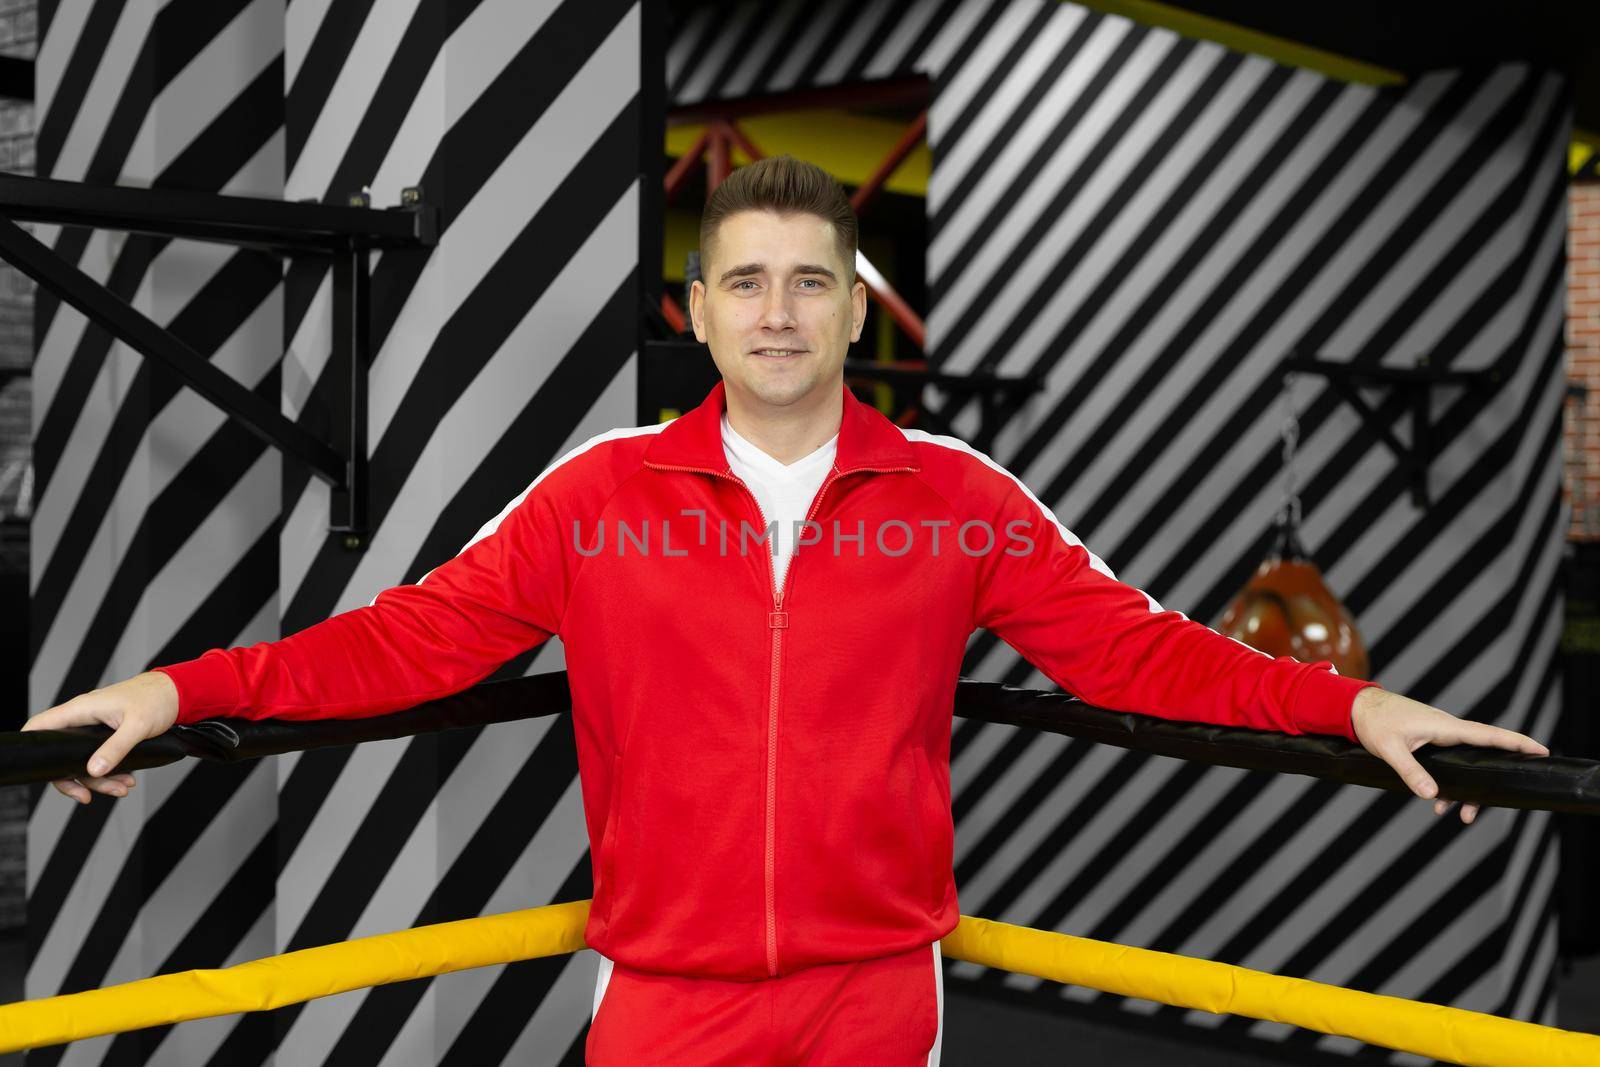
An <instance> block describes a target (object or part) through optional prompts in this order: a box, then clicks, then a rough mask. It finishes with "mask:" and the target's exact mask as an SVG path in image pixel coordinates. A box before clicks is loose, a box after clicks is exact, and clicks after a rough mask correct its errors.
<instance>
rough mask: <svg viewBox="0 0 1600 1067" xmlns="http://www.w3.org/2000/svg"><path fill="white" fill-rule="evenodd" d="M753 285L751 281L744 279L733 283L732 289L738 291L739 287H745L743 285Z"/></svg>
mask: <svg viewBox="0 0 1600 1067" xmlns="http://www.w3.org/2000/svg"><path fill="white" fill-rule="evenodd" d="M754 284H755V282H753V281H751V280H750V279H749V278H744V279H741V280H740V281H736V282H734V283H733V287H734V288H735V289H738V288H739V287H741V286H745V285H754Z"/></svg>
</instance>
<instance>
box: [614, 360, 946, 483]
mask: <svg viewBox="0 0 1600 1067" xmlns="http://www.w3.org/2000/svg"><path fill="white" fill-rule="evenodd" d="M839 390H840V392H841V393H842V394H843V395H842V398H841V399H842V401H843V403H844V413H843V415H842V417H841V419H840V422H839V441H838V444H837V445H836V447H835V452H834V460H833V464H834V466H835V467H836V468H838V470H839V473H840V474H845V473H848V472H849V471H853V470H863V469H866V470H881V469H884V468H890V469H910V470H918V469H919V465H918V464H917V461H916V455H915V453H914V452H913V451H912V449H911V442H909V441H907V440H906V436H905V434H904V433H902V432H901V431H900V427H898V426H896V425H895V424H894V423H893V422H891V421H890V420H889V419H888V418H887V417H886V416H885V415H884V414H883V413H882V412H881V411H879V410H878V409H877V408H874V407H870V406H868V405H866V404H863V403H862V402H861V401H859V400H857V399H856V397H855V394H854V393H852V392H851V391H850V387H849V386H847V385H842V384H841V385H840V387H839ZM727 407H728V400H727V385H726V383H725V382H722V381H720V380H719V381H718V382H717V384H716V386H715V387H713V388H712V390H711V392H710V393H709V394H707V396H706V398H705V399H704V400H703V401H701V402H700V404H699V405H698V406H696V407H694V408H692V409H690V410H689V411H687V412H685V413H684V414H682V415H680V416H678V417H677V418H675V419H673V420H672V421H671V422H669V423H668V424H667V425H666V427H665V428H664V429H662V430H661V432H660V433H658V434H656V435H655V438H654V439H653V440H652V441H651V442H650V445H649V447H647V448H646V449H645V452H644V462H645V465H646V466H648V467H689V468H692V469H694V470H707V471H711V472H713V473H718V474H727V473H729V470H730V468H729V466H728V457H727V454H726V453H725V452H724V451H723V448H722V413H723V412H724V411H726V410H727Z"/></svg>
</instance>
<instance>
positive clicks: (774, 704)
mask: <svg viewBox="0 0 1600 1067" xmlns="http://www.w3.org/2000/svg"><path fill="white" fill-rule="evenodd" d="M650 466H653V467H657V468H658V469H661V470H680V471H699V472H701V473H704V474H712V475H715V476H716V477H718V478H726V479H727V480H728V481H730V482H732V483H733V484H734V485H737V486H738V487H739V488H741V489H743V490H744V492H745V495H746V496H748V497H749V498H750V502H751V503H752V504H754V505H755V506H756V517H757V518H759V519H760V520H761V528H762V529H763V530H765V529H766V528H767V516H766V513H765V512H763V511H762V510H761V501H759V500H757V499H756V494H755V493H754V492H752V491H751V489H750V487H749V486H748V485H746V484H745V483H744V479H742V478H739V477H738V476H736V475H734V474H733V473H732V472H731V471H719V470H716V469H715V468H712V467H675V466H666V465H664V464H656V463H652V464H650ZM916 469H917V468H916V467H852V468H850V471H849V473H851V474H854V473H855V472H857V471H875V472H880V473H890V472H893V471H914V470H916ZM845 473H846V472H845V471H841V470H840V469H839V465H838V464H837V463H835V464H834V465H833V469H832V470H831V471H829V472H828V477H827V478H826V479H824V480H823V482H822V486H821V488H819V489H818V490H817V495H816V498H815V499H813V500H812V501H811V509H810V511H808V512H807V513H806V518H805V521H806V522H808V523H809V522H810V521H811V520H812V519H813V518H814V517H815V516H816V514H817V511H818V510H819V509H820V508H821V507H822V498H823V497H824V496H826V495H827V493H828V486H830V485H832V484H833V481H834V479H835V478H838V477H841V476H842V475H843V474H845ZM765 555H766V557H767V588H768V589H772V590H773V599H772V610H771V611H770V612H768V613H767V630H768V632H769V633H770V634H771V635H772V640H771V643H770V647H771V649H772V669H771V672H770V673H771V675H772V685H771V686H770V688H769V689H768V693H767V765H766V772H765V782H766V788H767V825H766V828H765V835H764V840H763V848H762V863H763V870H762V886H763V889H764V890H765V904H766V917H765V927H766V953H767V974H768V975H769V976H770V977H773V978H776V977H777V976H778V916H777V910H778V909H777V825H778V812H777V802H778V775H777V763H778V692H779V677H778V671H779V665H780V664H781V663H782V659H783V631H784V630H786V629H788V627H789V613H788V612H787V611H784V610H783V599H784V597H785V596H786V595H788V591H789V587H790V585H792V584H793V582H794V568H795V564H797V563H798V562H799V561H800V545H799V543H798V541H797V542H796V544H795V547H794V553H793V555H791V556H790V557H789V569H788V570H787V571H786V572H785V573H784V576H783V586H782V588H774V587H775V586H776V584H777V579H776V572H775V571H774V570H773V569H772V551H771V548H770V546H769V548H768V551H767V552H766V553H765Z"/></svg>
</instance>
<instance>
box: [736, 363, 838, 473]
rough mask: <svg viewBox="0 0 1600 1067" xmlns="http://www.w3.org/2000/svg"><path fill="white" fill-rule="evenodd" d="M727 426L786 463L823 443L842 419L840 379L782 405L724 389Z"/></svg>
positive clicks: (833, 432)
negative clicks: (753, 398) (767, 402)
mask: <svg viewBox="0 0 1600 1067" xmlns="http://www.w3.org/2000/svg"><path fill="white" fill-rule="evenodd" d="M724 392H725V395H726V398H727V404H728V425H729V426H731V427H733V431H734V433H737V434H738V435H739V436H740V437H743V438H744V439H745V440H746V441H749V442H750V443H751V444H753V445H755V446H756V447H757V448H759V449H761V451H763V452H765V453H766V454H767V455H769V456H771V457H772V458H773V459H775V460H777V461H778V462H779V463H782V464H784V465H785V466H788V465H789V464H790V463H793V462H794V461H795V460H797V459H801V458H803V457H805V456H809V455H810V454H811V453H813V452H815V451H816V450H817V449H819V448H821V447H822V446H823V445H825V444H827V443H828V441H829V439H830V438H832V437H833V435H834V434H836V433H838V432H839V424H840V423H841V422H842V421H843V419H844V403H843V399H844V379H843V377H840V378H839V379H838V380H836V381H835V382H834V383H833V384H832V386H830V387H826V388H824V387H819V388H816V389H813V390H812V391H811V392H810V394H809V395H807V396H806V397H804V398H802V399H801V400H798V401H796V402H795V403H793V404H788V405H786V406H783V407H777V406H774V405H771V404H762V403H760V402H758V401H751V400H749V399H748V398H746V397H744V396H742V395H740V394H739V393H736V392H734V391H733V390H731V389H729V390H725V391H724Z"/></svg>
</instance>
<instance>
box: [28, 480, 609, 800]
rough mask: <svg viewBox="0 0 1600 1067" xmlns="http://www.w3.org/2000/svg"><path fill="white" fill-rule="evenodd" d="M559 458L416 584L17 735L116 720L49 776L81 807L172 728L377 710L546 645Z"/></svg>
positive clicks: (68, 705) (557, 559)
mask: <svg viewBox="0 0 1600 1067" xmlns="http://www.w3.org/2000/svg"><path fill="white" fill-rule="evenodd" d="M561 466H562V464H560V463H558V464H556V465H553V466H552V467H551V468H550V469H548V470H546V471H545V472H544V473H543V474H541V475H540V477H539V478H538V479H537V480H535V481H534V483H533V484H532V485H531V486H529V487H528V489H527V490H526V491H525V492H524V493H523V494H522V495H521V496H519V497H517V498H516V499H515V500H513V501H512V502H511V503H510V504H508V505H507V506H506V508H505V509H504V510H503V511H502V512H501V513H500V514H499V515H497V516H496V517H495V518H494V519H492V520H491V521H490V522H489V523H487V524H485V525H484V526H483V528H482V529H480V530H479V532H478V534H477V535H476V536H475V537H474V538H473V539H472V540H471V541H469V542H468V543H467V545H466V546H465V547H464V548H463V549H462V550H461V551H460V553H458V554H457V555H456V556H455V557H454V558H452V559H450V560H448V561H446V562H445V563H443V564H441V565H440V566H438V567H436V568H434V569H433V570H432V571H430V572H429V573H428V574H426V575H425V576H424V577H423V578H422V580H421V581H419V582H417V583H416V584H414V585H401V586H396V587H394V588H391V589H386V590H384V591H383V592H381V593H379V594H378V595H377V597H375V598H374V599H373V601H372V603H371V604H369V605H367V606H365V607H360V608H356V609H354V610H351V611H346V612H343V613H341V614H338V615H335V616H333V617H332V618H329V619H325V620H323V621H322V622H319V623H317V624H315V625H313V626H309V627H307V628H306V629H304V630H301V631H300V632H298V633H295V634H291V635H289V636H288V637H285V638H283V639H281V640H278V641H265V642H260V643H258V644H254V645H250V646H248V647H240V648H227V649H224V648H214V649H211V650H210V651H208V652H206V653H205V654H203V655H201V656H199V657H198V658H196V659H192V660H188V661H185V662H182V663H175V664H170V665H166V666H161V667H157V668H154V669H152V670H149V671H145V672H144V673H142V674H139V675H136V676H135V677H133V678H129V679H127V680H125V681H122V682H117V683H116V684H114V685H109V686H106V687H104V688H101V689H96V690H93V691H92V692H88V693H83V694H80V695H78V696H75V697H73V698H72V699H70V700H68V701H65V702H64V703H61V704H59V705H57V706H55V707H53V708H50V709H48V710H46V711H43V712H41V713H40V714H38V715H35V716H34V717H33V718H31V719H29V720H28V722H27V723H26V724H25V725H24V726H23V729H24V730H38V729H60V728H64V727H71V726H84V725H90V724H93V723H103V724H105V725H107V726H110V727H112V729H113V733H112V736H111V737H109V738H107V739H106V741H105V743H104V744H102V745H101V747H100V748H99V749H98V750H97V751H96V752H95V754H94V756H93V757H91V759H90V761H89V765H88V768H87V771H88V773H87V774H86V775H84V776H81V777H78V778H70V779H62V780H60V781H57V782H56V783H54V784H55V786H56V788H57V790H59V791H60V792H62V793H64V794H66V795H67V796H70V797H72V798H73V799H75V800H78V801H79V802H80V803H87V802H88V801H89V799H90V793H91V791H94V792H101V793H105V794H107V795H110V796H123V795H126V793H127V790H128V789H129V788H131V787H132V786H133V784H134V779H133V777H132V775H127V774H119V775H111V776H108V775H107V772H108V771H109V770H111V769H112V768H115V767H116V766H117V765H118V764H119V763H120V762H121V761H122V759H123V758H124V757H125V756H126V755H127V753H128V751H129V750H130V749H132V748H133V746H134V745H136V744H138V743H139V742H140V741H143V740H145V739H146V738H149V737H154V736H157V735H159V734H161V733H164V732H165V731H166V730H168V729H170V728H171V727H172V725H173V724H174V723H186V722H193V721H196V720H198V719H204V718H210V717H218V716H239V717H245V718H286V719H318V718H358V717H364V716H370V715H381V714H384V713H387V712H390V711H396V710H399V709H402V708H407V707H412V706H414V705H416V704H419V703H422V702H424V701H427V700H431V699H434V698H437V697H440V696H445V695H448V694H450V693H455V692H459V691H460V690H462V689H465V688H467V687H468V686H470V685H472V684H473V683H475V682H477V681H479V680H481V679H482V678H484V677H486V676H487V675H489V674H490V673H491V672H493V671H494V670H495V669H496V668H497V667H499V666H500V665H501V664H502V663H504V662H505V661H506V660H508V659H510V658H512V657H513V656H515V655H517V654H518V653H519V652H522V651H524V650H526V649H528V648H531V647H533V646H535V645H537V644H539V643H541V642H543V641H545V640H548V639H549V638H550V637H551V636H552V635H554V634H555V633H557V632H558V631H559V629H560V625H561V618H562V615H563V613H564V611H565V605H566V594H567V590H568V589H570V587H571V578H572V573H571V572H572V570H573V568H574V567H575V565H576V564H575V562H574V555H575V554H574V553H567V552H565V551H563V547H564V546H563V544H562V542H561V535H560V532H559V530H560V515H561V514H562V513H563V512H564V511H565V510H568V509H571V508H573V507H575V506H577V505H576V504H575V497H574V494H573V492H572V489H573V487H574V484H575V480H576V477H577V476H576V475H575V474H574V473H573V472H572V471H570V470H558V469H557V468H558V467H561Z"/></svg>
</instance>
